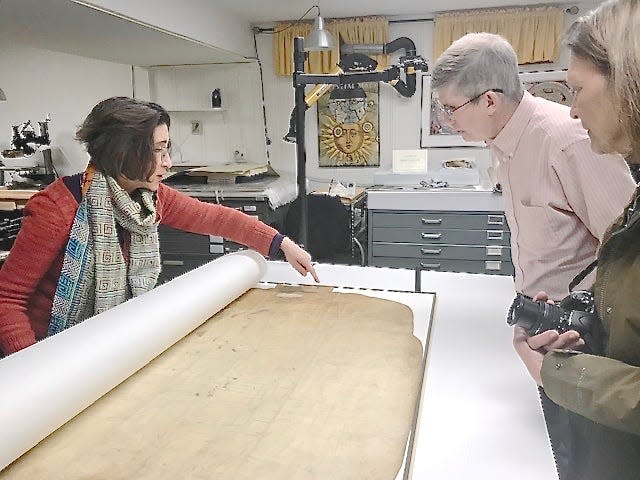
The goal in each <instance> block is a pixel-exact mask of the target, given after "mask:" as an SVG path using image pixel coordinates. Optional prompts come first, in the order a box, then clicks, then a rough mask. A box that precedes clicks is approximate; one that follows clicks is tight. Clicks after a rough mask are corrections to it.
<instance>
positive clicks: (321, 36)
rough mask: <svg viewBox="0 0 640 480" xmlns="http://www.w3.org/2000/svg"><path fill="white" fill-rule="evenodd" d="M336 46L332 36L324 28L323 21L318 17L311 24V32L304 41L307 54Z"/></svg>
mask: <svg viewBox="0 0 640 480" xmlns="http://www.w3.org/2000/svg"><path fill="white" fill-rule="evenodd" d="M335 46H336V41H335V40H334V39H333V35H331V33H330V32H329V31H328V30H325V28H324V20H323V19H322V17H321V16H320V15H318V16H317V17H316V19H315V21H314V22H313V30H311V31H310V32H309V34H308V35H307V36H306V37H305V39H304V49H305V50H306V51H308V52H316V51H321V50H331V49H332V48H334V47H335Z"/></svg>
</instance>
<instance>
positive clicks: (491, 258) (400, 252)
mask: <svg viewBox="0 0 640 480" xmlns="http://www.w3.org/2000/svg"><path fill="white" fill-rule="evenodd" d="M369 264H370V265H373V266H378V267H397V268H411V269H419V270H439V271H446V272H467V273H486V274H495V275H513V264H512V262H511V248H510V233H509V229H508V226H507V222H506V219H505V216H504V213H503V212H500V211H477V212H476V211H462V212H457V211H443V210H425V211H399V210H369Z"/></svg>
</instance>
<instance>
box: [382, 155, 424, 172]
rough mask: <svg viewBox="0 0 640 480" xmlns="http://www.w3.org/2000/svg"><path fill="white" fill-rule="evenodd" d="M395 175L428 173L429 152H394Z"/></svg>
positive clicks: (393, 167) (393, 168)
mask: <svg viewBox="0 0 640 480" xmlns="http://www.w3.org/2000/svg"><path fill="white" fill-rule="evenodd" d="M391 170H392V171H393V173H413V174H421V173H427V150H394V151H393V161H392V165H391Z"/></svg>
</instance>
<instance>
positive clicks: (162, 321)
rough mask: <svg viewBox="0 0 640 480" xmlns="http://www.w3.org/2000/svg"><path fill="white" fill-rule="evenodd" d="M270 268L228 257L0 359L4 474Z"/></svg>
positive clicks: (246, 255)
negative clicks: (12, 463) (34, 448)
mask: <svg viewBox="0 0 640 480" xmlns="http://www.w3.org/2000/svg"><path fill="white" fill-rule="evenodd" d="M265 271H266V262H265V260H264V258H263V257H262V256H260V255H259V254H258V253H256V252H253V251H243V252H239V253H234V254H231V255H226V256H224V257H221V258H219V259H217V260H215V261H213V262H211V263H208V264H207V265H203V266H202V267H200V268H197V269H195V270H193V271H191V272H189V273H187V274H185V275H182V276H181V277H178V278H176V279H174V280H172V281H171V282H169V283H166V284H164V285H161V286H160V287H158V288H155V289H154V290H151V291H150V292H148V293H146V294H144V295H141V296H140V297H136V298H134V299H132V300H129V301H128V302H126V303H123V304H122V305H119V306H117V307H115V308H113V309H111V310H109V311H107V312H104V313H101V314H100V315H96V316H95V317H92V318H90V319H87V320H85V321H84V322H82V323H81V324H79V325H76V326H74V327H73V328H70V329H68V330H65V331H64V332H61V333H59V334H57V335H55V336H53V337H49V338H47V339H45V340H43V341H41V342H39V343H37V344H35V345H33V346H31V347H29V348H26V349H24V350H22V351H19V352H17V353H14V354H13V355H10V356H8V357H6V358H4V359H2V360H0V389H1V393H0V425H1V429H2V440H0V469H2V468H4V467H6V466H7V465H9V464H10V463H11V462H13V461H14V460H15V459H16V458H18V457H19V456H20V455H22V454H23V453H25V452H26V451H27V450H29V449H30V448H32V447H33V446H34V445H36V444H37V443H38V442H39V441H41V440H42V439H43V438H45V437H46V436H47V435H49V434H50V433H52V432H53V431H55V430H56V429H58V428H59V427H60V426H62V425H64V424H65V423H66V422H67V421H69V420H70V419H71V418H73V417H74V416H76V415H77V414H78V413H80V412H81V411H82V410H84V409H85V408H87V407H88V406H89V405H91V404H92V403H93V402H95V401H96V400H97V399H99V398H100V397H101V396H103V395H104V394H105V393H107V392H108V391H109V390H111V389H112V388H114V387H115V386H117V385H119V384H120V383H121V382H123V381H124V380H126V379H127V378H128V377H130V376H131V375H132V374H134V373H135V372H136V371H138V370H139V369H140V368H142V367H144V366H145V365H146V364H147V363H149V362H150V361H151V360H153V359H154V358H155V357H156V356H158V355H159V354H161V353H162V352H164V351H165V350H166V349H167V348H169V347H170V346H171V345H173V344H174V343H176V342H177V341H178V340H180V339H182V338H183V337H184V336H185V335H187V334H188V333H190V332H191V331H193V330H194V329H195V328H197V327H198V326H200V325H201V324H202V323H203V322H205V321H206V320H207V319H208V318H210V317H211V316H212V315H214V314H215V313H216V312H218V311H219V310H221V309H222V308H224V307H225V306H226V305H228V304H229V303H231V302H232V301H233V300H235V299H236V298H238V297H239V296H240V295H242V294H243V293H245V292H246V291H247V290H248V289H249V288H251V287H253V286H254V285H255V284H256V283H257V282H258V281H259V280H260V278H262V276H263V274H264V273H265Z"/></svg>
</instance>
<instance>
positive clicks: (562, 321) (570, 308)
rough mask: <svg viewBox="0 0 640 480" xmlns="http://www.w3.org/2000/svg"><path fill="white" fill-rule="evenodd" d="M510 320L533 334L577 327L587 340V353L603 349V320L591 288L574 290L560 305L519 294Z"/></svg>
mask: <svg viewBox="0 0 640 480" xmlns="http://www.w3.org/2000/svg"><path fill="white" fill-rule="evenodd" d="M507 323H508V324H509V325H518V326H520V327H522V328H523V329H524V330H525V331H526V333H527V334H528V335H529V336H534V335H538V334H540V333H543V332H546V331H548V330H555V331H557V332H558V333H560V334H562V333H564V332H567V331H570V330H575V331H576V332H578V333H579V334H580V336H581V337H582V339H583V340H584V342H585V344H586V348H585V351H586V352H588V353H596V352H599V351H600V340H601V336H600V334H599V332H600V319H599V317H598V314H597V313H596V312H595V303H594V299H593V294H592V293H591V292H589V291H576V292H572V293H571V294H569V295H568V296H567V297H565V298H564V299H562V300H561V301H560V303H559V304H557V305H555V304H551V303H547V302H545V301H544V300H538V301H536V300H534V299H531V298H530V297H527V296H525V295H523V294H521V293H519V294H517V295H516V298H515V299H514V301H513V303H512V305H511V308H510V309H509V313H508V315H507Z"/></svg>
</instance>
